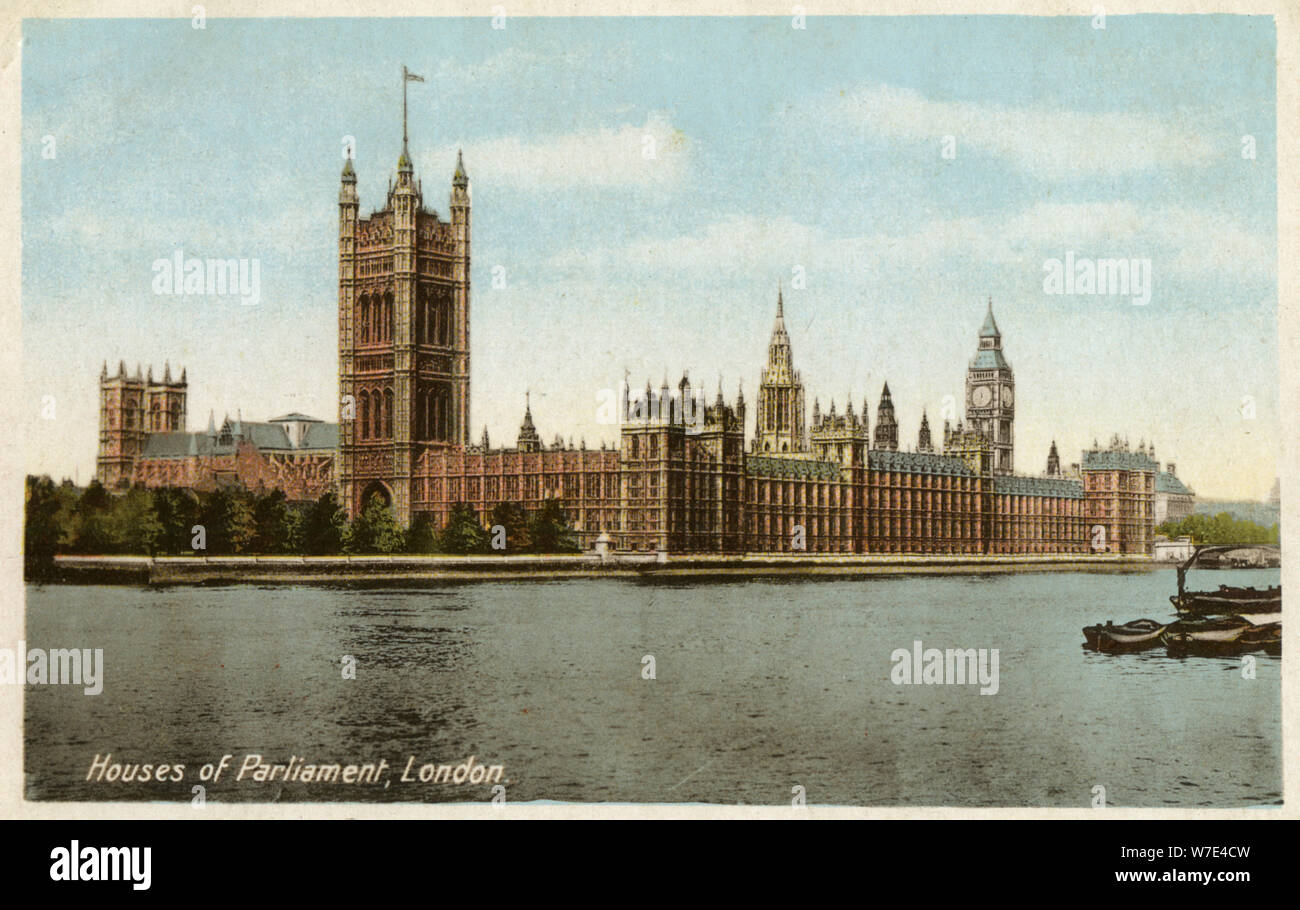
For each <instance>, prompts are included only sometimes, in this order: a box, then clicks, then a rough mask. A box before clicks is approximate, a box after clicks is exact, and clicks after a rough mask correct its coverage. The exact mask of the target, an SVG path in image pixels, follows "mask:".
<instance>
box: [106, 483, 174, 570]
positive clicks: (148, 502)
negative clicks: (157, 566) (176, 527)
mask: <svg viewBox="0 0 1300 910" xmlns="http://www.w3.org/2000/svg"><path fill="white" fill-rule="evenodd" d="M112 527H113V537H114V539H115V540H116V541H117V542H118V546H119V550H118V551H119V552H122V553H131V554H134V555H138V556H152V555H153V554H154V552H155V551H156V550H157V547H158V541H159V540H160V539H161V537H162V530H163V528H162V523H161V522H160V521H159V520H158V513H157V512H156V511H155V509H154V497H153V492H152V491H150V490H147V489H145V488H144V487H132V488H131V489H130V490H129V491H127V493H126V495H125V496H122V497H119V498H118V500H117V502H116V503H114V504H113V509H112Z"/></svg>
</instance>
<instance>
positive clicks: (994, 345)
mask: <svg viewBox="0 0 1300 910" xmlns="http://www.w3.org/2000/svg"><path fill="white" fill-rule="evenodd" d="M1015 385H1016V381H1015V377H1014V376H1013V375H1012V373H1011V364H1009V363H1007V359H1006V357H1004V356H1003V355H1002V333H1001V332H999V331H998V324H997V322H995V321H994V319H993V298H991V297H990V298H989V309H988V314H987V315H986V316H985V317H984V325H983V326H982V327H981V328H980V336H979V349H978V350H977V351H976V352H975V357H974V359H973V360H971V362H970V368H969V369H968V370H967V371H966V426H967V427H968V428H969V429H972V430H978V431H979V432H980V433H982V434H983V435H984V438H985V439H987V440H988V442H989V446H990V448H991V450H992V455H993V473H994V474H1010V473H1011V472H1012V457H1011V456H1012V451H1013V449H1014V438H1015V436H1014V427H1015V416H1016V411H1015Z"/></svg>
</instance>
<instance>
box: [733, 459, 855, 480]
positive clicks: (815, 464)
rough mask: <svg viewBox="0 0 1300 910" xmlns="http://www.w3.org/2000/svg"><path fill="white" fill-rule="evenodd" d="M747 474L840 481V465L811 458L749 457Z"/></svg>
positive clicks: (746, 462)
mask: <svg viewBox="0 0 1300 910" xmlns="http://www.w3.org/2000/svg"><path fill="white" fill-rule="evenodd" d="M745 473H746V474H748V475H750V476H751V477H753V476H760V477H796V478H799V479H801V480H839V479H840V477H841V468H840V465H838V464H836V463H835V462H833V461H814V460H812V459H810V458H774V457H772V456H769V455H749V456H746V458H745Z"/></svg>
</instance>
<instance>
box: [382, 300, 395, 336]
mask: <svg viewBox="0 0 1300 910" xmlns="http://www.w3.org/2000/svg"><path fill="white" fill-rule="evenodd" d="M381 340H382V341H392V340H393V294H392V292H391V291H390V292H388V293H387V294H385V295H384V334H383V338H382V339H381Z"/></svg>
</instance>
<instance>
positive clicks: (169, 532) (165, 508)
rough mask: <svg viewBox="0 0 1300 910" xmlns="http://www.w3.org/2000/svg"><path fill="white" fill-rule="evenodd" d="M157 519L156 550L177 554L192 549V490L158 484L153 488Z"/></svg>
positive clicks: (195, 505)
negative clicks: (157, 487) (159, 485)
mask: <svg viewBox="0 0 1300 910" xmlns="http://www.w3.org/2000/svg"><path fill="white" fill-rule="evenodd" d="M153 508H154V514H155V515H156V516H157V518H158V527H159V530H158V540H157V543H156V547H157V552H159V553H170V554H172V555H180V554H186V553H193V552H194V546H193V544H194V526H195V525H196V524H198V523H199V498H198V496H196V495H195V494H194V491H193V490H183V489H179V488H177V487H161V488H159V489H156V490H154V491H153Z"/></svg>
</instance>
